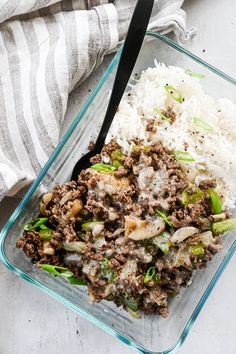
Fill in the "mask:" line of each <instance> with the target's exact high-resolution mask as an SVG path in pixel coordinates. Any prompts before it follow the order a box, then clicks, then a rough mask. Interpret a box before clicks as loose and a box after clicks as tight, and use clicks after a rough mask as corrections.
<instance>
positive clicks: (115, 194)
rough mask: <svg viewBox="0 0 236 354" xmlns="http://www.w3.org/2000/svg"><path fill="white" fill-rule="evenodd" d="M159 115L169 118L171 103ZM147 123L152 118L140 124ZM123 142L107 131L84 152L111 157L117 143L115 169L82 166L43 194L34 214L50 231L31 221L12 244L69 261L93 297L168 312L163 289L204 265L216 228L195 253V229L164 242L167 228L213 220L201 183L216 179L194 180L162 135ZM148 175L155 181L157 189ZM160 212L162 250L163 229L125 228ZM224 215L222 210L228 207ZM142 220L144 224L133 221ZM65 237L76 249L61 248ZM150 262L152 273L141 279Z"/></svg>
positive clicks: (183, 282)
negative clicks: (134, 234)
mask: <svg viewBox="0 0 236 354" xmlns="http://www.w3.org/2000/svg"><path fill="white" fill-rule="evenodd" d="M165 115H166V116H167V117H168V118H170V119H171V120H172V121H174V119H175V113H174V112H173V111H172V110H171V109H168V110H167V111H166V112H165ZM153 128H154V120H151V121H149V122H148V125H147V129H148V130H149V131H152V130H153ZM130 144H131V147H130V150H131V151H130V153H129V154H128V153H127V151H126V152H123V151H121V147H120V145H119V144H118V143H117V142H116V140H114V139H113V140H111V141H110V143H109V144H107V145H105V146H104V148H103V149H102V152H101V154H98V155H96V156H94V157H92V158H91V163H92V164H96V163H104V161H107V163H109V165H110V164H112V163H113V159H114V155H115V154H112V153H113V152H114V151H116V154H118V157H119V162H120V164H121V166H120V167H119V168H116V170H115V171H112V172H108V173H103V172H100V171H96V170H94V169H91V168H88V169H86V170H84V171H82V172H81V173H80V175H79V176H78V181H77V182H75V181H73V182H66V183H64V184H63V185H61V186H56V187H55V188H53V190H52V191H50V192H49V193H47V194H45V195H44V196H43V198H42V201H41V203H40V215H39V217H41V216H44V217H46V225H44V226H45V227H46V228H49V229H51V238H50V239H49V240H46V241H43V240H41V239H40V227H37V228H36V229H34V230H29V231H24V233H23V236H22V237H21V238H19V240H18V241H17V247H18V248H22V249H23V251H24V252H25V254H26V255H27V256H28V257H29V258H31V259H32V261H33V262H34V263H36V265H38V266H40V265H41V264H45V263H47V264H52V265H59V266H65V267H67V268H68V269H70V270H71V271H72V272H73V274H74V276H75V277H77V278H81V279H83V280H85V281H86V282H87V285H88V292H89V296H90V298H91V300H92V301H95V302H97V301H101V300H103V299H108V300H112V301H114V302H115V303H116V304H117V305H118V306H120V305H123V306H124V307H125V308H129V304H131V305H130V306H131V307H133V308H137V309H138V310H142V311H144V312H145V313H146V314H151V313H158V314H160V315H161V316H163V317H167V316H168V306H167V305H168V299H169V297H173V296H175V295H176V294H178V293H179V291H180V288H181V287H186V286H188V284H189V281H190V279H191V276H192V273H193V270H194V269H199V268H202V267H204V266H206V264H207V262H208V261H209V260H210V259H211V258H212V257H213V255H214V254H215V253H216V252H217V251H218V250H219V249H220V247H221V238H220V236H215V235H214V237H212V242H210V244H209V245H208V246H207V247H204V254H203V255H201V257H199V256H198V255H196V254H193V253H192V252H191V247H192V246H196V245H198V243H199V235H198V234H197V235H195V236H193V237H189V238H188V239H187V240H185V241H184V242H181V243H180V244H179V245H178V244H173V243H171V237H172V236H171V235H172V234H173V233H174V232H175V231H176V230H177V229H179V228H181V227H185V226H194V227H198V229H199V232H201V228H202V223H203V220H204V218H205V220H209V223H212V217H211V200H210V197H209V195H208V193H206V192H205V190H206V189H208V188H215V187H216V180H215V179H211V180H209V179H208V180H204V181H202V182H201V183H200V184H199V186H198V187H197V186H194V185H193V184H192V183H190V182H189V180H188V178H187V175H186V172H185V171H184V169H183V168H182V167H181V164H180V163H179V161H177V160H176V158H175V155H174V153H173V151H171V150H169V149H168V148H166V147H165V146H163V144H162V143H161V142H155V143H152V144H149V145H148V146H146V145H145V144H144V141H142V140H140V139H133V140H132V141H130ZM103 157H106V159H105V158H103ZM108 161H109V162H108ZM141 171H142V172H141ZM142 173H143V176H142V175H141V174H142ZM139 177H140V178H139ZM141 177H142V178H141ZM155 179H156V180H155ZM152 183H156V184H154V185H155V186H157V187H156V189H155V188H154V187H153V185H152ZM158 188H159V189H158ZM196 189H197V190H199V189H200V190H203V191H204V192H203V193H202V194H201V195H200V197H201V198H197V199H196V200H194V199H193V201H192V202H191V203H189V204H188V205H183V199H182V194H183V192H187V193H188V194H189V195H190V196H194V194H195V193H196ZM160 213H163V214H162V215H163V216H162V217H163V218H165V217H166V219H165V221H166V225H165V231H166V232H167V236H168V237H169V240H170V241H166V242H167V245H165V246H167V247H168V248H169V249H168V250H167V253H166V254H165V253H164V252H165V251H164V250H163V248H162V245H161V244H158V242H160V240H162V238H163V237H164V234H162V235H161V237H160V239H159V241H158V239H156V237H151V238H146V237H144V238H141V239H140V240H134V239H131V238H130V237H129V234H127V233H126V232H127V229H129V227H127V217H128V219H129V220H131V221H130V222H131V230H132V227H133V228H134V229H133V230H136V228H137V229H138V228H139V227H141V229H142V227H144V230H143V231H142V232H143V235H145V230H146V231H147V229H146V228H148V225H149V224H152V222H154V221H156V218H157V215H158V217H160V216H159V215H160ZM164 214H165V215H164ZM225 215H226V218H228V217H229V214H228V213H227V212H226V214H225ZM137 220H138V222H137V224H136V221H137ZM132 222H133V223H134V226H133V225H132ZM142 223H144V225H145V226H138V225H142ZM167 236H166V237H167ZM155 239H156V240H155ZM154 240H155V241H154ZM45 242H46V243H45ZM163 242H164V241H163ZM64 243H71V245H74V246H76V247H79V250H78V251H76V252H75V251H66V250H65V249H64V247H65V245H64ZM72 243H73V244H72ZM181 252H183V254H181ZM178 257H179V259H178V261H177V258H178ZM150 269H152V271H154V276H153V277H151V279H149V280H147V279H146V278H147V274H148V272H150ZM153 269H154V270H153Z"/></svg>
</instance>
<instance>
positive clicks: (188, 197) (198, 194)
mask: <svg viewBox="0 0 236 354" xmlns="http://www.w3.org/2000/svg"><path fill="white" fill-rule="evenodd" d="M203 196H204V193H203V191H202V190H201V189H200V188H199V187H197V186H194V193H192V194H189V193H188V192H187V191H186V190H183V192H182V193H181V195H180V202H181V204H182V205H185V206H187V205H189V204H192V203H195V202H196V201H197V200H199V199H201V198H202V197H203Z"/></svg>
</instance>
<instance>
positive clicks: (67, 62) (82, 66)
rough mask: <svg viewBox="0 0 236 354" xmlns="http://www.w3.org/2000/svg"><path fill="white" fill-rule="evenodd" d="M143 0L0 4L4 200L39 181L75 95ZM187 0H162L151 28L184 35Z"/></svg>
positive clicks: (0, 179) (13, 0)
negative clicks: (68, 105) (136, 4)
mask: <svg viewBox="0 0 236 354" xmlns="http://www.w3.org/2000/svg"><path fill="white" fill-rule="evenodd" d="M135 3H136V0H116V1H109V0H86V1H81V0H67V1H57V0H28V1H24V0H9V1H5V0H2V1H1V8H0V57H1V65H0V126H1V130H0V200H1V199H2V198H3V197H4V196H5V195H9V193H10V194H12V193H14V192H15V191H17V190H19V189H20V188H21V186H24V185H25V184H27V183H29V182H31V181H33V180H34V178H35V176H36V175H37V174H38V173H39V171H40V170H41V168H42V167H43V166H44V164H45V163H46V161H47V159H48V158H49V157H50V155H51V153H52V152H53V150H54V149H55V147H56V145H57V144H58V140H59V133H60V127H61V124H62V122H63V119H64V116H65V112H66V107H67V101H68V95H69V93H70V92H71V91H72V90H73V88H74V87H75V86H76V85H79V84H80V83H82V82H83V81H84V80H85V79H86V78H87V77H88V76H89V75H90V74H91V73H92V71H93V70H94V69H95V68H96V67H98V65H100V64H101V62H102V60H103V58H104V56H105V55H106V54H108V53H110V52H112V51H115V50H116V49H117V47H118V45H119V44H120V42H121V41H122V40H123V39H124V36H125V34H126V32H127V29H128V25H129V21H130V17H131V15H132V11H133V9H134V6H135ZM182 4H183V0H156V1H155V5H154V9H153V13H152V17H151V20H150V24H149V29H152V30H157V31H159V32H161V33H168V32H170V31H173V32H174V34H175V36H176V38H177V39H178V40H181V41H182V42H184V41H185V40H188V39H189V38H190V36H191V35H192V32H191V31H190V32H188V31H187V30H186V19H185V12H184V11H183V10H181V6H182Z"/></svg>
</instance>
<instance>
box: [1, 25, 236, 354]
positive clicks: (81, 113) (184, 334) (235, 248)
mask: <svg viewBox="0 0 236 354" xmlns="http://www.w3.org/2000/svg"><path fill="white" fill-rule="evenodd" d="M146 35H147V36H149V37H154V38H157V39H159V40H161V41H162V42H164V43H165V44H167V45H168V46H170V47H172V48H173V49H175V50H177V51H178V52H180V53H182V54H184V55H186V56H188V57H189V58H191V59H193V60H194V61H196V62H197V63H199V64H201V65H203V66H204V67H206V68H207V69H208V70H210V71H212V72H213V73H214V74H216V75H218V76H220V77H221V78H223V79H225V80H226V81H228V82H230V83H231V84H233V85H236V80H235V79H234V78H232V77H231V76H229V75H227V74H225V73H223V72H222V71H221V70H219V69H217V68H215V67H214V66H212V65H210V64H208V63H207V62H206V61H204V60H202V59H200V58H199V57H198V56H196V55H195V54H193V53H191V52H189V51H188V50H187V49H185V48H183V47H181V46H180V45H179V44H177V43H176V42H174V41H173V40H171V39H170V38H168V37H166V36H164V35H161V34H159V33H156V32H151V31H148V32H147V33H146ZM121 50H122V47H121V48H119V50H118V52H117V53H116V55H115V56H114V58H113V59H112V61H111V63H110V65H109V66H108V67H107V69H106V71H105V72H104V74H103V75H102V77H101V79H100V80H99V82H98V83H97V85H96V86H95V88H94V89H93V91H92V93H91V94H90V96H89V97H88V99H87V100H86V102H85V104H84V105H83V107H82V108H81V110H80V111H79V112H78V114H77V115H76V117H75V118H74V120H73V122H72V123H71V125H70V127H69V129H68V130H67V132H66V133H65V134H64V136H63V138H62V139H61V141H60V142H59V144H58V145H57V147H56V149H55V150H54V152H53V153H52V155H51V156H50V158H49V160H48V161H47V163H46V164H45V166H44V167H43V168H42V170H41V171H40V173H39V174H38V176H37V178H36V179H35V181H34V182H33V183H32V185H31V186H30V187H29V189H28V191H27V192H26V194H25V195H24V197H23V198H22V200H21V202H20V203H19V205H18V206H17V207H16V209H15V211H14V212H13V213H12V215H11V216H10V218H9V219H8V221H7V222H6V223H5V225H4V226H3V228H2V231H1V233H0V260H1V261H2V262H3V264H5V266H6V267H7V268H9V269H10V270H11V271H12V272H14V273H15V274H17V275H18V276H20V277H21V278H23V279H25V280H27V281H28V282H30V283H31V284H33V285H34V286H36V287H37V288H39V289H41V290H42V291H44V292H45V293H46V294H49V295H50V296H51V297H52V298H55V299H56V300H58V301H60V302H61V303H63V304H64V305H66V306H67V307H69V308H71V309H72V310H74V311H76V312H77V313H78V314H79V315H81V316H82V317H84V318H86V319H88V320H90V321H91V322H92V323H94V324H95V325H97V326H98V327H100V328H102V329H103V330H105V331H106V332H108V333H110V334H112V335H113V336H114V337H117V338H118V339H120V340H121V341H122V342H124V343H126V344H128V345H130V346H131V347H133V348H135V349H136V350H138V351H139V352H141V353H150V354H154V353H155V354H170V353H173V352H174V351H175V350H176V349H177V348H179V347H180V346H181V345H182V343H183V342H184V341H185V339H186V337H187V335H188V333H189V332H190V329H191V328H192V326H193V324H194V322H195V320H196V319H197V317H198V315H199V313H200V311H201V309H202V307H203V306H204V304H205V302H206V300H207V299H208V296H209V295H210V293H211V292H212V290H213V289H214V287H215V285H216V283H217V281H218V280H219V278H220V276H221V275H222V273H223V271H224V269H225V268H226V266H227V264H228V263H229V261H230V260H231V258H232V257H233V255H234V253H235V251H236V241H234V243H233V244H232V246H231V247H230V249H229V250H228V252H227V254H226V255H225V257H224V259H223V260H222V262H221V264H220V265H219V267H218V269H217V270H216V272H215V274H214V276H213V278H212V279H211V281H210V283H209V284H208V286H207V288H206V290H205V291H204V293H203V295H202V297H201V298H200V299H199V302H198V304H197V306H196V307H195V309H194V311H193V313H192V314H191V316H190V317H189V319H188V321H187V323H186V325H185V327H184V329H183V331H182V333H181V335H180V337H179V339H178V340H177V342H176V343H175V344H174V345H173V346H172V347H171V348H169V349H167V350H165V351H162V352H152V351H150V350H147V349H145V348H143V347H142V346H141V345H139V344H136V343H135V342H134V341H133V340H131V339H129V338H127V337H126V336H125V335H124V334H121V333H120V332H119V331H117V330H114V329H113V328H112V327H110V326H109V325H107V324H106V323H105V322H104V321H102V320H100V319H98V318H96V317H95V316H93V315H91V314H90V313H89V312H87V311H85V310H83V309H81V308H79V307H77V306H76V305H74V304H72V303H71V302H70V301H69V300H67V299H65V298H64V297H63V296H61V295H59V294H58V293H56V292H54V291H52V290H51V289H49V288H48V287H47V286H45V285H44V284H43V283H41V282H40V281H38V280H35V279H33V278H31V277H30V276H28V275H27V274H25V273H24V272H22V271H21V270H20V269H18V268H17V267H15V266H14V265H13V264H12V263H11V262H10V261H9V260H8V259H7V257H6V256H5V253H4V239H5V238H6V236H7V234H8V231H9V229H10V228H11V227H12V225H13V224H14V222H15V221H16V218H17V217H18V216H19V214H20V213H21V212H22V211H23V209H24V206H25V204H26V203H27V202H28V200H29V199H30V198H31V196H32V195H33V193H34V192H35V190H36V188H37V187H38V185H39V183H40V182H41V180H42V179H43V177H44V176H45V174H46V173H47V171H48V169H49V168H50V166H51V165H52V163H53V162H54V161H55V159H56V157H57V156H58V154H59V153H60V151H61V150H62V148H63V147H64V145H65V143H66V142H67V140H68V139H69V137H70V136H71V134H72V133H73V131H74V129H75V128H76V127H77V125H78V124H79V122H80V120H81V119H82V117H83V116H84V114H85V112H86V111H87V109H88V108H89V106H90V105H91V103H92V102H93V100H94V98H95V97H96V95H97V93H98V92H99V90H100V89H101V88H102V86H103V84H104V83H105V82H106V80H107V78H108V77H109V75H110V73H111V72H112V71H113V69H114V67H115V66H116V64H117V63H118V61H119V58H120V54H121Z"/></svg>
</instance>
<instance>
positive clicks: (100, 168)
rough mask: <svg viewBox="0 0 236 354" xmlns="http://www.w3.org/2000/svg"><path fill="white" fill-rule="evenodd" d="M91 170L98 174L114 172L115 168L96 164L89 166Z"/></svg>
mask: <svg viewBox="0 0 236 354" xmlns="http://www.w3.org/2000/svg"><path fill="white" fill-rule="evenodd" d="M90 168H92V169H93V170H96V171H99V172H107V173H109V172H113V171H115V170H116V167H115V166H112V165H105V164H103V163H96V164H95V165H93V166H91V167H90Z"/></svg>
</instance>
